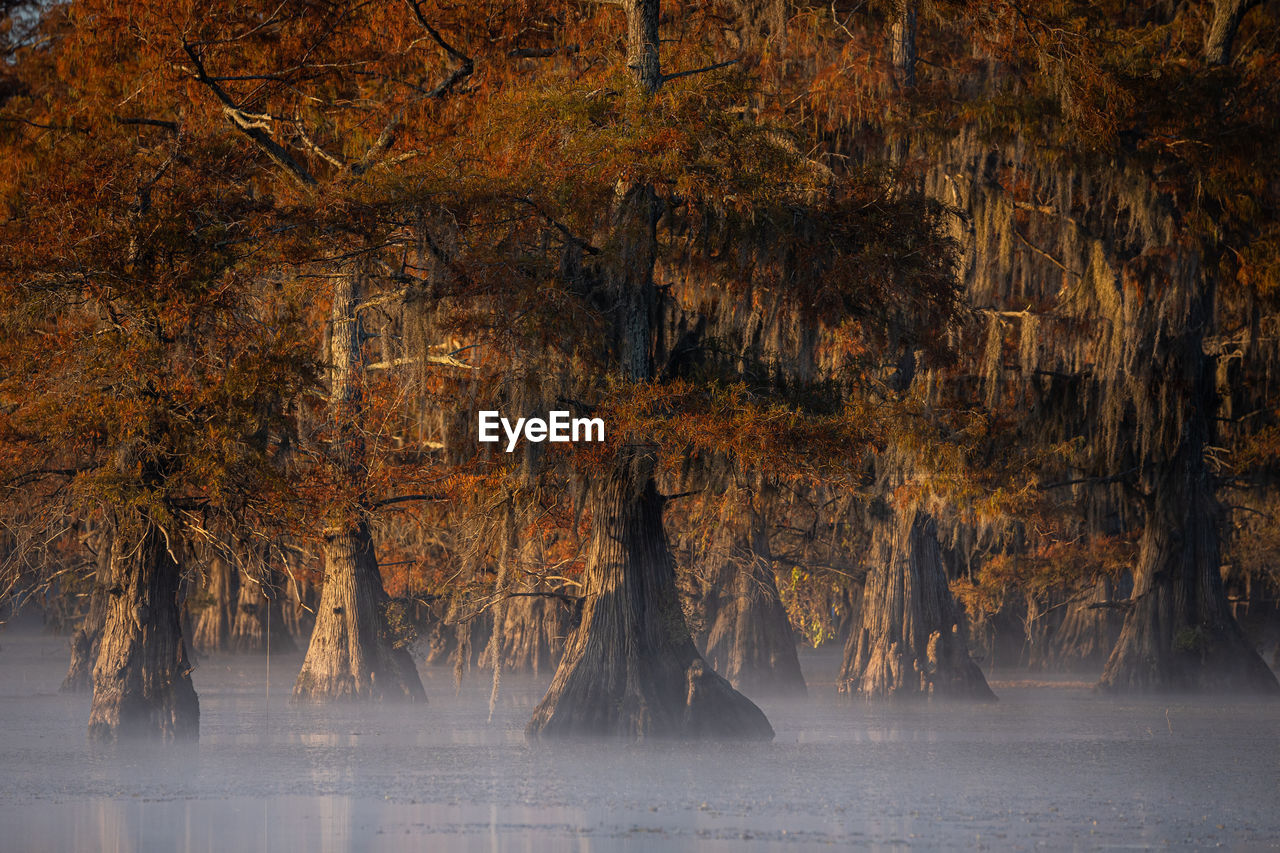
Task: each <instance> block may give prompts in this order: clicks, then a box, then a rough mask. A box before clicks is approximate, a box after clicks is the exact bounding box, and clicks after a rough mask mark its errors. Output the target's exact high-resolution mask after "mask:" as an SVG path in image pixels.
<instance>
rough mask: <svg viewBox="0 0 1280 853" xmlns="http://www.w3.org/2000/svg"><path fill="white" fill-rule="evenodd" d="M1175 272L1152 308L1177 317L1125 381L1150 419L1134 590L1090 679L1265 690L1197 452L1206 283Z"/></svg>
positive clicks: (1210, 392) (1204, 405)
mask: <svg viewBox="0 0 1280 853" xmlns="http://www.w3.org/2000/svg"><path fill="white" fill-rule="evenodd" d="M1175 271H1176V272H1177V273H1181V274H1180V275H1175V276H1174V277H1173V278H1172V281H1171V283H1170V284H1169V286H1168V287H1167V288H1166V291H1165V292H1164V293H1163V294H1162V295H1161V303H1160V307H1165V311H1164V312H1162V313H1161V314H1159V315H1157V316H1158V317H1159V318H1160V319H1162V320H1163V319H1164V318H1165V317H1166V316H1171V317H1172V320H1173V321H1174V322H1176V325H1174V326H1173V327H1172V328H1165V327H1163V326H1162V325H1157V326H1156V327H1155V330H1154V332H1153V333H1152V334H1151V339H1150V341H1149V342H1147V344H1146V346H1147V349H1146V350H1145V351H1144V355H1145V359H1144V367H1146V368H1147V369H1148V370H1149V371H1150V372H1149V373H1147V372H1144V373H1142V374H1140V376H1139V379H1140V380H1142V383H1141V384H1137V385H1136V387H1135V388H1134V393H1135V395H1145V402H1146V406H1145V407H1144V411H1146V412H1148V413H1151V415H1150V416H1151V417H1154V418H1158V419H1159V421H1158V422H1157V423H1155V424H1152V425H1151V426H1150V428H1149V431H1150V433H1151V435H1152V438H1151V439H1149V447H1150V448H1151V449H1150V450H1149V452H1148V458H1147V459H1146V464H1145V469H1146V470H1145V471H1144V477H1143V481H1144V483H1143V484H1144V486H1145V487H1146V496H1145V509H1146V519H1145V526H1144V528H1143V533H1142V539H1141V542H1140V545H1139V552H1138V566H1137V569H1136V571H1135V572H1134V590H1133V596H1132V598H1131V599H1130V602H1129V608H1128V611H1127V613H1126V614H1125V621H1124V629H1123V630H1122V632H1121V634H1120V639H1119V641H1118V642H1117V643H1116V647H1115V649H1114V651H1113V652H1112V653H1111V657H1110V659H1109V660H1108V661H1107V668H1106V670H1105V671H1104V672H1103V675H1102V680H1101V681H1100V682H1099V687H1100V688H1102V689H1104V690H1110V691H1148V690H1224V689H1231V690H1247V691H1256V692H1265V693H1275V692H1278V691H1280V686H1278V685H1277V683H1276V677H1275V675H1273V674H1272V672H1271V670H1270V669H1268V668H1267V665H1266V664H1265V663H1264V662H1263V660H1262V658H1261V656H1260V655H1259V654H1258V652H1257V650H1256V649H1254V647H1253V644H1252V643H1250V642H1249V640H1248V638H1247V637H1245V635H1244V632H1243V631H1241V630H1240V626H1239V625H1238V624H1237V623H1236V620H1235V617H1234V616H1232V614H1231V609H1230V605H1229V603H1228V602H1227V597H1226V593H1225V591H1224V589H1223V584H1222V573H1221V566H1222V560H1221V541H1220V536H1221V530H1222V521H1223V519H1222V507H1221V505H1220V504H1219V503H1218V500H1217V496H1216V494H1215V484H1214V482H1213V477H1212V473H1211V472H1210V470H1209V466H1208V463H1207V461H1206V459H1205V454H1206V452H1207V451H1208V449H1209V447H1210V446H1211V445H1212V443H1213V437H1214V424H1215V423H1216V417H1215V416H1216V414H1217V389H1216V387H1215V384H1214V365H1213V363H1212V361H1211V359H1209V358H1208V357H1207V356H1206V355H1205V351H1204V341H1205V336H1206V334H1207V330H1208V329H1209V327H1210V325H1211V324H1212V322H1213V317H1214V300H1215V296H1216V293H1215V288H1214V286H1213V281H1212V280H1210V279H1209V278H1208V277H1207V276H1206V275H1205V274H1204V273H1202V272H1201V271H1200V268H1199V265H1198V264H1194V263H1189V264H1187V265H1185V266H1179V267H1176V268H1175ZM1166 306H1167V307H1166ZM1179 308H1180V309H1181V310H1180V311H1179V310H1177V309H1179Z"/></svg>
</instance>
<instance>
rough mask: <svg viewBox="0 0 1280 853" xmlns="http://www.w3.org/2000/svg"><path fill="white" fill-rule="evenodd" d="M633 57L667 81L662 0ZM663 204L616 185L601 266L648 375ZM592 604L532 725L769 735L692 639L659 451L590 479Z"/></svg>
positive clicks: (568, 731)
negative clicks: (658, 469)
mask: <svg viewBox="0 0 1280 853" xmlns="http://www.w3.org/2000/svg"><path fill="white" fill-rule="evenodd" d="M622 6H623V9H624V10H625V11H626V14H627V63H628V66H629V67H630V68H631V71H632V74H633V78H634V81H635V84H636V85H637V87H639V89H640V91H641V92H642V93H643V94H645V95H650V96H651V95H653V94H654V93H655V92H656V91H657V90H658V88H659V87H660V86H661V85H662V70H661V66H660V63H659V54H658V50H659V41H658V21H659V4H658V0H623V2H622ZM659 210H660V208H659V202H658V198H657V196H656V194H655V193H654V190H653V187H651V186H649V185H647V184H632V185H630V186H628V187H625V188H622V189H620V191H619V193H618V202H617V204H616V206H615V208H614V211H613V213H614V216H613V222H612V231H611V234H610V239H609V252H608V260H607V261H606V262H605V263H606V267H605V276H606V282H605V284H606V288H607V289H608V291H609V294H608V295H609V297H610V301H611V302H612V304H614V305H616V306H617V307H616V308H615V309H614V311H613V318H614V321H615V328H614V341H615V342H616V343H617V344H618V346H617V350H616V359H617V367H618V368H619V371H620V372H621V374H622V375H623V376H624V377H625V378H626V379H629V380H631V381H633V382H646V381H648V380H649V379H650V378H651V377H652V376H653V344H654V334H653V330H654V326H655V323H654V320H653V315H654V313H655V310H656V309H655V306H656V303H657V291H656V288H655V287H654V280H653V274H654V264H655V262H656V260H657V247H658V240H657V224H658V216H659ZM590 507H591V511H592V544H591V550H590V553H589V556H588V560H587V579H586V587H585V590H584V592H585V595H586V603H585V605H584V607H583V613H582V623H581V625H580V626H579V628H578V630H577V631H576V632H575V633H574V636H573V638H572V640H571V641H570V644H569V647H568V648H567V649H566V651H565V655H564V658H563V659H562V660H561V661H560V666H559V668H558V669H557V671H556V675H555V679H554V680H553V681H552V684H551V689H550V691H548V693H547V695H546V697H545V698H544V699H543V700H542V702H541V703H540V704H539V705H538V707H537V709H536V710H535V711H534V714H533V719H532V720H531V721H530V722H529V725H528V727H527V728H526V730H525V732H526V734H527V735H528V736H529V737H531V738H538V737H560V736H566V735H589V734H595V735H610V736H615V737H624V738H635V739H641V738H646V737H727V738H752V739H768V738H772V737H773V729H772V728H771V727H770V726H769V721H768V720H767V719H765V716H764V714H763V713H762V712H761V711H760V709H759V708H757V707H756V706H755V705H754V704H752V703H751V701H750V700H748V699H747V698H746V697H745V696H743V695H742V694H740V693H738V692H737V691H736V690H734V689H733V687H732V686H730V684H729V682H727V681H725V680H724V679H723V678H721V677H720V676H718V675H716V674H715V673H714V672H712V671H711V668H710V667H708V666H707V664H706V662H705V661H704V660H703V659H702V656H701V655H699V654H698V650H697V648H696V647H695V646H694V644H693V639H692V638H691V637H690V636H689V628H688V626H687V625H686V624H685V620H684V613H683V612H682V610H681V608H680V601H679V596H678V594H677V592H676V577H675V566H674V563H673V561H672V559H671V553H670V551H669V550H668V548H667V537H666V531H665V530H664V528H663V524H662V499H661V498H660V497H659V496H658V492H657V488H656V487H655V485H654V482H653V459H652V454H651V453H650V452H648V451H645V450H640V449H636V448H627V449H624V450H622V451H620V453H619V458H618V459H616V460H615V462H614V464H613V466H612V467H611V470H610V471H609V472H608V473H607V474H605V476H604V477H603V478H601V479H599V480H597V481H596V482H595V483H593V484H592V490H591V496H590Z"/></svg>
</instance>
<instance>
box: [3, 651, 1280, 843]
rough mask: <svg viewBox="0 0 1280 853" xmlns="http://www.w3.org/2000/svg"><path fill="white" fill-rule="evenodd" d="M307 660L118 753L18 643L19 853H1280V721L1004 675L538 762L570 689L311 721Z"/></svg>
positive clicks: (816, 662)
mask: <svg viewBox="0 0 1280 853" xmlns="http://www.w3.org/2000/svg"><path fill="white" fill-rule="evenodd" d="M300 663H301V658H300V657H298V656H293V657H288V658H284V657H281V656H275V657H274V658H273V659H272V660H271V664H270V665H271V695H270V700H269V705H268V700H267V697H266V685H267V679H266V674H267V662H266V660H265V659H263V658H259V657H233V656H213V657H204V658H201V659H200V660H199V662H198V664H197V669H196V671H195V673H194V678H195V683H196V688H197V690H198V691H199V694H200V703H201V712H202V713H201V737H200V742H199V744H192V745H187V746H181V745H180V746H161V745H142V746H139V745H133V746H131V747H128V748H122V747H102V746H95V745H92V744H90V743H89V742H88V740H87V738H86V736H85V725H86V722H87V719H88V703H89V698H88V697H87V696H67V695H62V694H59V693H58V685H59V684H60V682H61V680H62V677H63V675H64V674H65V669H66V664H67V647H66V640H65V639H64V638H59V637H52V636H48V635H41V634H23V633H19V632H16V631H12V630H11V631H7V632H4V633H0V720H2V721H3V726H0V768H2V770H0V849H3V850H7V851H18V850H94V849H101V850H107V851H140V850H176V851H215V850H217V851H229V850H244V849H266V848H271V849H307V850H315V851H348V850H352V851H354V850H361V851H363V850H424V849H448V850H455V849H466V850H520V851H540V850H582V851H588V850H590V851H609V850H652V849H675V850H682V849H695V848H696V849H699V850H731V849H733V850H736V849H741V848H742V847H744V846H747V844H748V843H749V844H750V845H751V846H752V847H753V848H755V849H765V850H795V851H800V850H810V849H813V850H817V849H832V847H833V846H836V847H842V846H852V845H856V846H859V847H870V848H871V849H896V848H905V847H913V848H923V849H939V848H951V847H955V846H964V847H970V848H978V847H982V848H990V849H1035V848H1050V849H1061V848H1078V849H1118V848H1133V847H1148V846H1150V847H1175V848H1193V849H1199V848H1204V847H1212V846H1217V845H1223V846H1226V847H1229V848H1232V849H1242V850H1250V849H1259V850H1262V849H1280V703H1276V702H1265V701H1256V700H1248V699H1234V698H1233V699H1230V700H1226V699H1187V698H1163V699H1143V700H1130V699H1126V700H1115V699H1109V698H1104V697H1099V696H1096V695H1094V694H1093V693H1092V692H1091V691H1090V690H1089V689H1087V688H1086V687H1084V686H1072V684H1073V683H1070V682H1063V683H1060V684H1056V685H1052V686H1045V685H1043V684H1041V685H1040V686H1025V685H1026V684H1027V682H1022V683H1021V686H1020V684H1019V682H1016V681H1010V679H1014V678H1019V677H1022V676H1018V675H1015V674H1009V675H1005V676H1003V677H1004V679H1005V680H1003V681H1002V674H1001V673H996V674H994V675H992V676H991V678H992V680H993V682H994V686H995V688H996V692H997V693H998V694H999V696H1000V702H999V703H998V704H995V705H990V706H976V707H966V706H956V705H943V704H934V705H921V706H905V707H904V706H881V705H868V704H866V703H863V702H846V701H843V700H841V699H840V698H839V697H837V696H835V695H834V691H833V689H832V687H831V681H832V679H833V678H834V673H835V671H836V669H837V666H838V659H837V657H836V656H834V655H833V654H830V653H825V654H821V655H819V654H807V655H804V656H802V659H801V663H802V665H803V666H804V667H805V672H806V675H807V676H808V678H809V681H810V696H809V697H808V698H807V699H805V700H802V701H787V702H770V701H768V700H767V699H766V700H762V701H761V702H760V704H761V706H762V707H763V708H764V710H765V711H766V713H767V714H768V715H769V718H770V720H771V721H772V723H773V726H774V728H775V730H776V731H777V739H776V740H775V741H774V742H773V743H769V744H750V745H725V744H715V743H707V744H688V743H680V744H675V743H652V744H645V745H640V746H622V745H619V744H614V743H600V742H574V743H560V744H551V745H547V744H535V745H529V744H526V743H525V740H524V735H523V728H524V725H525V723H526V721H527V720H528V718H529V715H530V712H531V711H532V708H533V706H534V704H535V703H536V702H537V700H538V699H539V698H541V696H542V693H543V691H544V689H545V687H546V683H547V681H549V675H547V676H545V677H544V678H541V679H538V680H533V679H517V678H515V677H511V676H508V677H506V678H504V680H503V689H502V693H501V698H500V701H499V704H498V708H497V710H496V712H495V714H494V719H493V722H492V723H489V722H487V716H488V693H489V684H488V679H487V677H486V675H485V674H478V673H473V674H472V675H471V676H470V677H469V678H467V679H466V680H465V681H464V684H463V687H462V690H461V691H460V692H456V691H455V689H454V686H453V681H452V673H451V672H450V671H448V670H447V669H444V668H438V669H424V670H423V682H424V684H425V686H426V689H427V692H428V696H429V703H428V704H427V705H426V706H400V707H370V706H351V705H346V706H342V705H340V706H331V707H323V708H315V707H295V706H292V705H290V703H289V689H290V687H291V686H292V681H293V677H294V675H295V674H296V673H297V671H298V667H299V665H300Z"/></svg>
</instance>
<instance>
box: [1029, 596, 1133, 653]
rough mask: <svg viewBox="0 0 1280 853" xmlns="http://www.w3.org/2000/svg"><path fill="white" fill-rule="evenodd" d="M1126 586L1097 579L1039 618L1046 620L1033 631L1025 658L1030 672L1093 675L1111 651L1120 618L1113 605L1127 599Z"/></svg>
mask: <svg viewBox="0 0 1280 853" xmlns="http://www.w3.org/2000/svg"><path fill="white" fill-rule="evenodd" d="M1128 596H1129V592H1128V584H1127V583H1123V584H1119V585H1117V583H1116V582H1114V581H1112V580H1111V578H1108V577H1101V578H1099V579H1098V580H1097V581H1095V582H1094V583H1093V585H1092V586H1090V587H1088V588H1087V589H1085V590H1082V591H1081V592H1079V593H1077V594H1076V595H1074V596H1072V597H1071V598H1069V599H1067V600H1066V601H1063V602H1060V603H1059V604H1058V607H1059V608H1060V610H1057V611H1055V610H1053V609H1052V608H1051V609H1050V610H1048V611H1047V612H1042V613H1041V614H1040V615H1039V620H1040V621H1044V620H1049V624H1048V625H1045V626H1044V627H1043V629H1038V630H1035V631H1034V632H1032V633H1033V637H1032V645H1031V650H1030V654H1029V659H1028V665H1029V666H1030V668H1031V669H1036V670H1048V671H1058V672H1076V671H1093V672H1097V671H1098V670H1099V669H1101V668H1102V667H1103V666H1104V665H1105V664H1106V662H1107V657H1108V656H1109V655H1110V654H1111V650H1112V649H1114V648H1115V646H1116V641H1117V640H1118V639H1119V637H1120V630H1121V628H1122V626H1123V624H1124V617H1123V616H1122V615H1121V614H1120V613H1119V611H1118V610H1117V608H1116V606H1115V604H1116V599H1117V597H1120V598H1128Z"/></svg>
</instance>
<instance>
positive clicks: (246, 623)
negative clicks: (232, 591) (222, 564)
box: [230, 566, 298, 654]
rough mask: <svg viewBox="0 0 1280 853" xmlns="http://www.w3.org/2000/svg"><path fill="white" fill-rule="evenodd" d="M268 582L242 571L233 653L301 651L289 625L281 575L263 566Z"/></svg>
mask: <svg viewBox="0 0 1280 853" xmlns="http://www.w3.org/2000/svg"><path fill="white" fill-rule="evenodd" d="M258 568H259V570H260V571H263V572H264V573H265V574H266V580H265V582H264V581H262V580H259V579H257V578H254V577H250V576H249V575H248V574H247V573H245V572H242V573H241V577H240V590H239V594H238V595H237V597H236V607H235V622H234V624H233V626H232V629H231V642H230V648H231V651H233V652H235V653H237V654H261V653H264V652H266V651H267V650H268V649H270V651H271V653H272V654H289V653H292V652H295V651H297V650H298V647H297V646H296V645H294V642H293V637H292V636H290V634H289V626H288V625H287V624H286V622H285V615H284V608H283V607H282V602H283V601H284V592H283V590H282V589H281V588H280V587H281V585H280V584H279V583H278V581H279V578H278V576H277V573H276V572H274V571H271V569H270V568H269V567H265V566H259V567H258Z"/></svg>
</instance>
